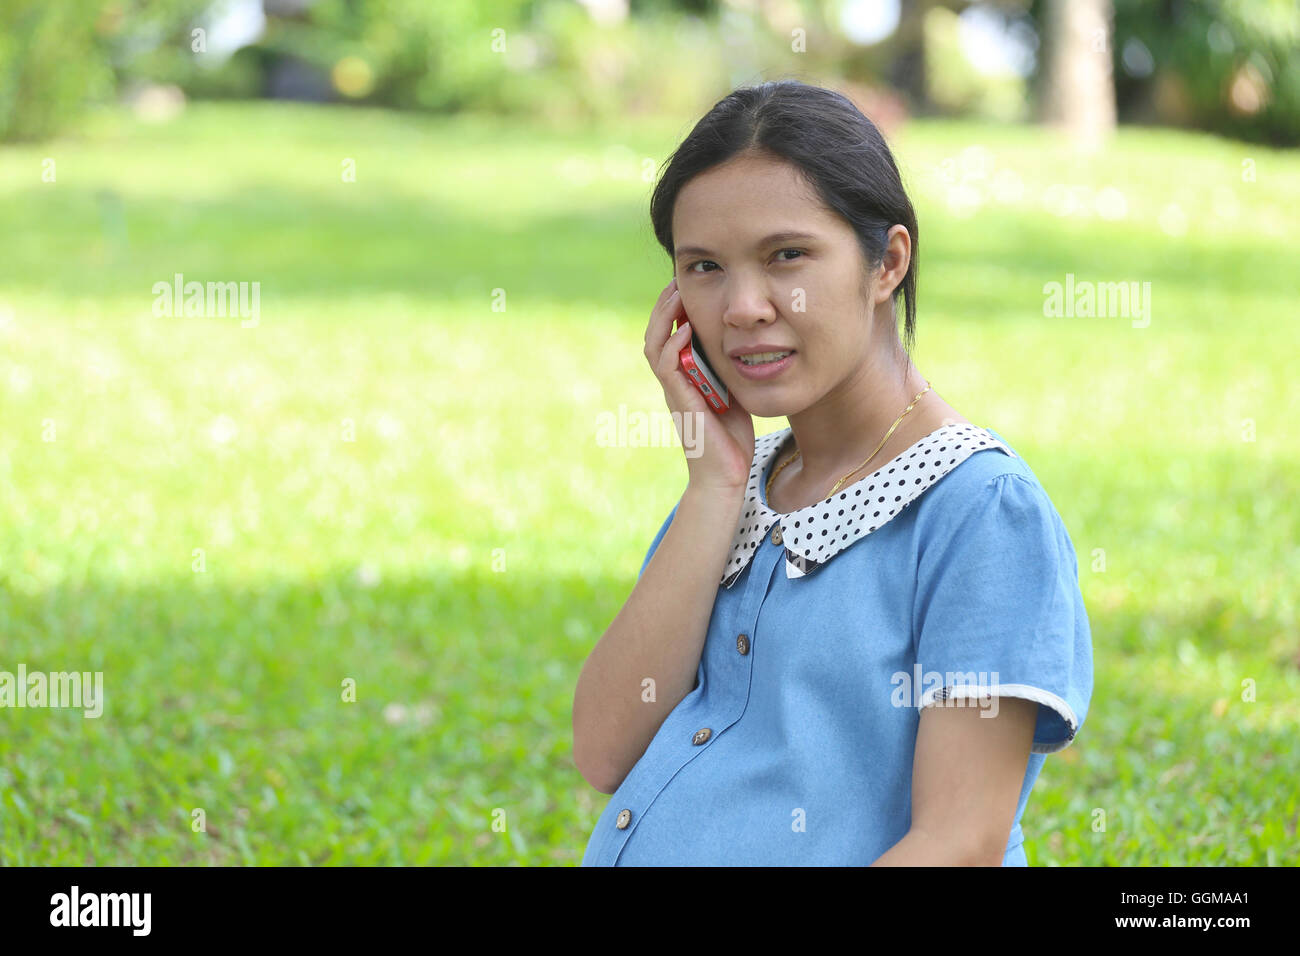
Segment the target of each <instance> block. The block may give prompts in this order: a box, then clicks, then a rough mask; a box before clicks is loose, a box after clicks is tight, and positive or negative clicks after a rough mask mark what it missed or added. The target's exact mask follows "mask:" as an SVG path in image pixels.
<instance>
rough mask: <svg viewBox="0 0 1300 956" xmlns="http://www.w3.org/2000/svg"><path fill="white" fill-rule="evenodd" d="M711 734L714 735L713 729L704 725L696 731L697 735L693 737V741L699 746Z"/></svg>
mask: <svg viewBox="0 0 1300 956" xmlns="http://www.w3.org/2000/svg"><path fill="white" fill-rule="evenodd" d="M711 736H713V731H712V730H710V729H709V728H708V727H704V728H702V729H700V730H697V731H695V736H694V737H692V738H691V743H693V744H696V745H697V746H698V745H699V744H702V743H704V741H706V740H708V739H709V738H710V737H711Z"/></svg>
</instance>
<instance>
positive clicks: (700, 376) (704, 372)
mask: <svg viewBox="0 0 1300 956" xmlns="http://www.w3.org/2000/svg"><path fill="white" fill-rule="evenodd" d="M684 314H685V310H683V315H684ZM686 318H690V317H689V316H686ZM682 322H683V318H681V317H679V318H678V319H677V320H676V322H675V323H674V325H673V331H674V332H676V331H677V330H678V329H680V328H681V327H682ZM680 357H681V361H682V368H683V369H685V371H686V375H687V377H688V378H690V380H691V382H693V383H694V385H695V387H696V388H697V389H699V392H700V394H701V395H703V396H704V400H705V401H706V402H707V403H708V405H709V408H711V409H713V410H714V411H715V412H717V413H718V414H719V415H721V414H722V413H723V412H725V411H726V410H727V408H728V407H729V406H730V404H731V395H730V393H729V392H728V391H727V386H725V385H723V384H722V380H721V379H720V378H718V376H717V374H716V373H715V372H714V371H713V369H712V368H711V367H710V365H709V360H708V359H707V358H705V357H704V348H703V347H702V346H701V345H700V340H699V338H698V337H697V336H696V334H695V329H694V328H692V329H691V341H690V344H689V345H684V346H682V350H681V353H680Z"/></svg>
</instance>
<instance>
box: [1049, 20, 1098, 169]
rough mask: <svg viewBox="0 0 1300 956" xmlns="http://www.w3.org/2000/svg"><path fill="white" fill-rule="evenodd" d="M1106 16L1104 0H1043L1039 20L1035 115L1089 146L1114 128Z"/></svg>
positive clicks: (1094, 144)
mask: <svg viewBox="0 0 1300 956" xmlns="http://www.w3.org/2000/svg"><path fill="white" fill-rule="evenodd" d="M1111 19H1112V11H1111V5H1110V0H1047V2H1046V3H1045V4H1043V15H1042V18H1041V21H1040V22H1041V29H1040V37H1041V38H1042V41H1043V42H1042V43H1041V44H1040V48H1041V49H1042V50H1043V54H1044V55H1043V59H1042V61H1041V64H1040V70H1041V72H1042V84H1041V87H1040V89H1041V98H1040V116H1041V118H1042V120H1043V121H1044V122H1047V123H1050V124H1053V125H1056V126H1061V127H1064V128H1065V129H1066V130H1068V131H1069V132H1070V133H1071V134H1072V135H1073V136H1074V137H1075V138H1076V140H1077V141H1078V142H1080V143H1081V144H1084V145H1086V146H1089V147H1093V146H1096V145H1098V144H1099V143H1100V142H1101V141H1102V140H1103V139H1104V138H1105V137H1106V136H1107V135H1109V133H1110V132H1111V131H1112V130H1114V128H1115V85H1114V80H1113V73H1112V66H1111V60H1112V53H1111V49H1112V35H1111Z"/></svg>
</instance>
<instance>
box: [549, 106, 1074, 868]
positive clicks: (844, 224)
mask: <svg viewBox="0 0 1300 956" xmlns="http://www.w3.org/2000/svg"><path fill="white" fill-rule="evenodd" d="M651 216H652V219H653V222H654V227H655V233H656V235H657V237H658V239H659V241H660V243H661V244H662V245H663V247H664V249H665V250H666V251H667V252H668V255H669V256H670V258H671V259H672V263H673V273H674V279H673V281H672V282H670V283H669V285H668V287H667V288H666V289H665V290H664V291H663V293H662V294H661V295H660V297H659V301H658V303H657V304H656V305H655V307H654V310H653V311H652V313H651V316H650V323H649V326H648V327H647V329H646V345H645V354H646V357H647V359H648V360H649V362H650V364H651V367H652V368H653V370H654V372H655V374H656V376H657V377H658V378H659V380H660V382H661V384H662V385H663V389H664V396H665V399H666V401H667V403H668V406H669V408H670V409H671V410H672V411H673V412H674V413H683V414H685V413H694V414H696V415H697V416H698V419H697V420H699V421H700V422H701V426H702V432H701V434H702V436H703V439H702V446H703V448H702V453H701V454H698V455H697V456H695V457H690V456H688V457H687V469H688V472H689V480H688V483H687V487H686V490H685V491H684V492H683V494H682V497H681V499H680V500H679V501H678V503H677V505H676V506H675V507H674V508H673V510H672V513H670V514H669V516H668V518H667V520H665V522H664V524H663V526H662V527H661V528H660V529H659V532H658V534H657V535H656V536H655V539H654V541H653V542H652V543H651V546H650V549H649V552H648V553H647V555H646V560H645V563H643V565H642V569H641V575H640V577H639V579H638V581H637V584H636V587H635V588H634V589H633V591H632V594H631V595H630V596H629V597H628V600H627V602H626V603H625V605H624V606H623V608H622V609H621V610H620V612H619V614H618V616H617V617H616V618H615V619H614V621H613V622H612V623H611V624H610V626H609V628H608V630H606V632H605V634H604V635H603V636H602V638H601V640H600V642H599V643H598V644H597V645H596V647H595V648H594V649H593V650H592V652H591V655H590V656H589V657H588V659H587V661H586V663H585V665H584V667H583V671H582V674H581V676H580V678H579V681H578V686H577V690H576V693H575V696H574V755H575V762H576V763H577V766H578V769H579V770H580V772H581V773H582V774H583V775H584V777H585V778H586V779H587V780H588V782H590V783H591V784H592V785H593V786H595V787H596V788H597V789H599V790H601V791H602V792H606V793H612V794H613V799H611V801H610V803H609V805H608V807H607V808H606V810H605V812H604V813H603V814H602V816H601V818H600V820H599V821H598V823H597V825H596V828H595V831H594V833H593V834H592V837H591V840H590V842H589V844H588V846H587V850H586V854H585V856H584V859H583V864H584V865H638V864H648V865H683V864H686V865H690V864H703V865H773V864H775V865H780V864H793V865H819V864H825V865H855V864H859V865H866V864H880V865H909V864H911V865H915V864H921V865H935V864H939V865H994V866H997V865H1004V866H1006V865H1011V866H1024V865H1027V857H1026V855H1025V852H1024V849H1023V847H1022V843H1023V841H1024V835H1023V831H1022V829H1021V826H1020V820H1021V815H1022V813H1023V812H1024V809H1025V806H1026V803H1027V801H1028V797H1029V792H1030V789H1031V788H1032V786H1033V783H1034V780H1035V779H1036V778H1037V776H1038V772H1039V770H1040V769H1041V768H1042V765H1043V761H1044V760H1045V758H1046V755H1047V754H1048V753H1053V752H1055V751H1057V750H1060V749H1062V748H1064V747H1066V746H1068V745H1069V743H1070V741H1071V740H1072V739H1073V738H1074V736H1075V734H1076V733H1077V731H1078V728H1079V726H1080V725H1081V724H1082V722H1083V720H1084V718H1085V716H1086V713H1087V708H1088V703H1089V699H1090V697H1091V693H1092V652H1091V635H1090V631H1089V626H1088V618H1087V614H1086V611H1085V609H1084V606H1083V600H1082V596H1081V594H1080V591H1079V586H1078V565H1077V560H1076V557H1075V553H1074V547H1073V544H1072V543H1071V541H1070V538H1069V535H1068V534H1067V532H1066V530H1065V528H1064V526H1063V525H1062V523H1061V520H1060V517H1059V515H1058V514H1057V512H1056V510H1055V508H1054V507H1053V506H1052V504H1051V502H1050V500H1049V499H1048V497H1047V495H1046V493H1045V492H1044V490H1043V488H1042V486H1041V485H1040V484H1039V483H1038V480H1037V478H1036V477H1035V476H1034V474H1033V472H1032V471H1030V469H1029V467H1028V465H1026V464H1025V462H1024V460H1023V459H1022V458H1021V457H1020V456H1019V455H1017V454H1016V453H1015V451H1014V449H1012V448H1011V447H1010V445H1008V444H1007V443H1006V441H1005V440H1004V439H1002V437H1001V436H1000V435H998V434H997V433H996V432H994V431H992V430H991V429H985V428H980V427H978V426H976V425H974V424H973V423H971V422H970V421H968V420H967V419H966V418H965V417H963V416H962V415H961V413H960V412H958V411H957V409H955V408H954V407H953V406H951V405H950V404H948V403H947V402H946V401H945V400H944V399H943V398H942V397H941V396H940V395H939V393H938V392H936V391H935V390H934V389H933V388H932V387H931V386H930V383H928V382H927V381H926V380H925V379H924V377H923V376H922V375H921V373H920V372H919V371H918V370H917V369H916V367H915V365H913V364H912V361H911V358H910V352H911V345H912V342H913V339H914V335H915V323H916V240H917V224H916V216H915V213H914V212H913V209H912V205H911V203H910V201H909V200H908V198H907V195H906V193H905V192H904V190H903V186H902V183H901V181H900V178H899V175H898V170H897V168H896V166H895V164H894V160H893V157H892V155H891V154H890V151H889V149H888V147H887V146H886V144H885V143H884V141H883V139H882V138H881V136H880V133H879V132H878V130H877V129H876V127H875V126H874V125H873V124H872V123H871V121H870V120H868V119H867V118H866V117H865V116H863V115H862V113H861V112H859V111H858V110H857V109H856V108H855V107H854V106H853V105H852V104H851V103H850V102H849V101H848V100H847V99H845V98H844V97H843V96H841V95H839V94H837V93H834V92H831V91H828V90H824V89H820V88H818V87H814V86H809V85H805V84H803V83H799V82H794V81H781V82H772V83H765V84H763V85H761V86H758V87H756V88H744V89H739V90H736V91H734V92H733V93H732V94H730V95H729V96H727V97H726V98H724V99H723V100H722V101H721V102H719V103H718V104H717V105H716V106H714V108H713V109H712V110H711V111H710V112H709V113H708V114H707V115H706V116H705V117H704V118H703V119H702V120H701V121H700V122H699V123H698V124H697V125H696V127H695V129H694V130H693V131H692V132H691V134H690V135H689V136H688V137H687V139H686V140H685V142H683V143H682V145H681V146H680V147H679V148H678V150H677V151H676V153H675V154H674V156H673V157H672V160H671V161H670V163H669V165H668V167H667V169H666V171H665V173H664V175H663V177H662V179H661V181H660V183H659V184H658V186H657V188H656V190H655V193H654V197H653V199H652V203H651ZM900 298H901V299H902V300H903V304H904V306H905V321H904V337H905V339H906V341H907V348H906V349H905V348H904V347H903V346H902V344H901V343H900V341H899V332H898V300H899V299H900ZM686 317H689V321H685V322H683V324H682V326H681V327H680V328H679V329H678V330H677V331H676V332H673V331H672V326H673V322H674V321H675V320H677V319H684V318H686ZM692 334H694V335H695V336H696V337H697V340H698V342H699V345H700V346H701V347H702V349H703V351H704V353H705V355H706V357H707V359H708V362H709V363H710V364H711V365H712V367H713V368H714V370H715V372H716V373H717V374H718V376H719V377H720V378H721V380H722V382H723V384H724V385H725V386H726V387H727V389H728V390H729V392H730V399H731V403H730V407H729V408H728V410H727V411H726V412H725V413H723V414H718V413H715V412H713V411H712V410H710V409H709V408H708V406H707V404H706V403H705V401H704V399H703V397H702V396H701V395H700V394H699V393H698V392H697V391H696V390H695V388H694V386H693V385H692V384H691V382H690V379H689V378H688V377H687V376H686V374H685V372H683V370H682V369H681V366H680V362H679V358H678V353H679V352H680V350H681V349H682V347H683V346H685V345H686V344H688V343H689V342H690V338H691V335H692ZM747 356H748V357H747ZM751 415H758V416H760V417H764V418H775V417H785V418H787V419H788V421H789V423H790V424H789V427H788V428H786V429H783V430H781V431H778V432H774V433H772V434H770V435H766V436H763V437H762V438H760V439H758V440H757V441H756V440H755V437H754V429H753V422H752V420H751Z"/></svg>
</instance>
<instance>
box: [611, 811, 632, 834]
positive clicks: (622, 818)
mask: <svg viewBox="0 0 1300 956" xmlns="http://www.w3.org/2000/svg"><path fill="white" fill-rule="evenodd" d="M631 819H632V811H631V810H628V809H626V808H624V809H622V810H620V811H619V812H618V820H617V821H616V822H615V823H614V826H616V827H618V828H619V829H620V830H626V829H627V825H628V822H629V821H630V820H631Z"/></svg>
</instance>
